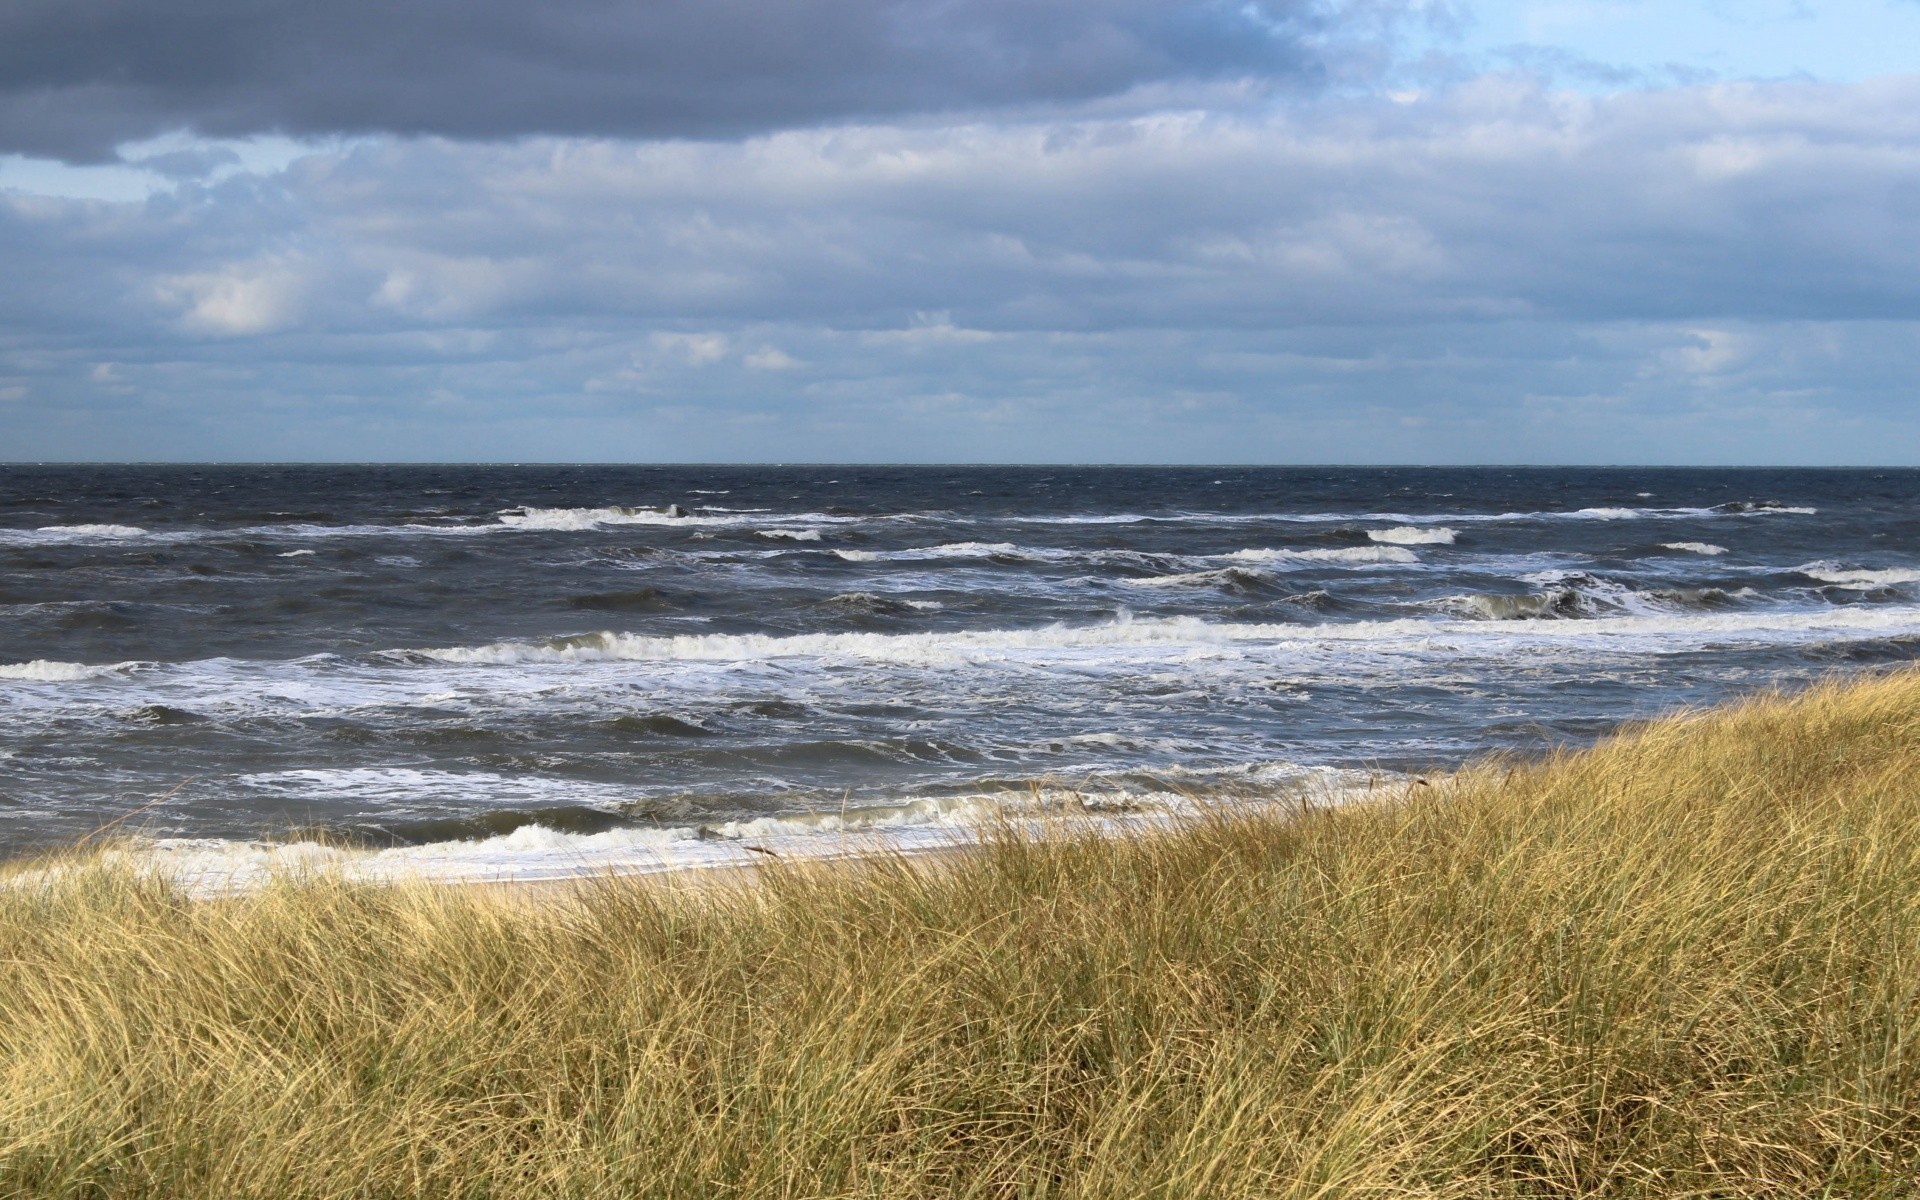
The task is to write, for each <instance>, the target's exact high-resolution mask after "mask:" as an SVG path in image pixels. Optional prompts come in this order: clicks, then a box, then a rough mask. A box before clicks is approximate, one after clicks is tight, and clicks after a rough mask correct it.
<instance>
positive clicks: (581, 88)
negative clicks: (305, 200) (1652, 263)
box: [0, 0, 1396, 160]
mask: <svg viewBox="0 0 1920 1200" xmlns="http://www.w3.org/2000/svg"><path fill="white" fill-rule="evenodd" d="M1395 7H1396V6H1395V5H1394V4H1392V3H1383V2H1382V0H1072V2H1070V3H1061V2H1060V0H404V2H401V3H395V2H394V0H329V2H326V3H318V2H315V0H9V2H8V3H6V4H4V5H0V151H15V152H21V153H28V154H34V155H41V156H51V157H59V158H65V159H68V160H81V159H94V160H98V159H101V158H104V157H106V156H108V155H109V154H110V152H111V150H112V148H113V147H114V146H115V145H117V144H119V143H121V142H125V141H128V140H133V139H138V138H142V137H146V136H149V135H153V134H157V133H161V132H164V131H167V130H172V129H178V128H189V129H192V130H194V131H197V132H199V133H202V134H206V135H211V136H220V137H233V136H246V135H251V134H257V133H265V132H280V133H287V134H293V135H315V134H336V133H348V134H352V133H369V132H386V133H399V134H436V135H442V136H448V137H456V138H501V137H514V136H521V135H528V134H540V133H545V134H560V135H598V136H617V137H642V138H657V137H713V136H723V137H724V136H735V135H741V134H750V133H756V132H761V131H766V130H771V129H781V128H791V127H796V126H803V125H808V124H815V123H820V122H825V121H834V120H843V119H849V118H875V117H895V116H899V115H903V114H911V113H925V112H940V111H951V110H958V109H979V108H996V107H1006V106H1010V105H1030V104H1035V103H1057V102H1079V101H1086V100H1089V99H1094V98H1099V97H1105V96H1111V95H1114V94H1117V93H1121V92H1124V91H1126V90H1128V89H1131V88H1136V87H1139V86H1142V85H1148V84H1154V83H1165V82H1170V81H1192V80H1202V79H1218V78H1223V77H1258V78H1266V79H1274V78H1286V79H1312V78H1316V77H1318V75H1319V74H1320V73H1321V72H1322V71H1323V69H1324V57H1323V56H1324V54H1325V53H1326V50H1327V47H1328V46H1329V45H1331V44H1332V43H1333V42H1334V41H1337V40H1339V39H1340V38H1341V37H1343V36H1347V35H1348V34H1349V33H1351V34H1353V35H1355V36H1363V37H1365V36H1374V35H1375V34H1377V33H1378V32H1379V30H1381V29H1384V28H1385V27H1386V26H1385V24H1383V18H1384V17H1386V16H1390V14H1391V12H1392V11H1394V9H1395ZM1370 31H1371V32H1370Z"/></svg>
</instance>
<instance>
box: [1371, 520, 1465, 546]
mask: <svg viewBox="0 0 1920 1200" xmlns="http://www.w3.org/2000/svg"><path fill="white" fill-rule="evenodd" d="M1367 536H1368V537H1369V538H1371V539H1373V540H1374V541H1376V542H1386V543H1388V544H1390V545H1394V546H1451V545H1453V540H1454V539H1455V538H1457V537H1459V536H1460V531H1459V530H1458V529H1448V528H1447V527H1446V526H1444V525H1442V526H1438V527H1436V528H1429V529H1422V528H1420V527H1419V526H1417V525H1395V526H1394V527H1393V528H1391V529H1369V530H1367Z"/></svg>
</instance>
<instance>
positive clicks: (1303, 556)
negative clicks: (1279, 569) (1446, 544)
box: [1220, 546, 1420, 567]
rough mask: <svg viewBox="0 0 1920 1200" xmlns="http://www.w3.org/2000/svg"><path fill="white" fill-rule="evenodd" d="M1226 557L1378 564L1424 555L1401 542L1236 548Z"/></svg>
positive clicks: (1294, 561)
mask: <svg viewBox="0 0 1920 1200" xmlns="http://www.w3.org/2000/svg"><path fill="white" fill-rule="evenodd" d="M1220 557H1223V558H1231V559H1235V560H1237V561H1239V562H1258V563H1277V564H1287V563H1332V564H1336V565H1339V566H1352V567H1377V566H1388V565H1397V564H1405V563H1417V562H1419V561H1420V556H1419V555H1417V554H1415V553H1414V552H1413V551H1411V550H1407V549H1404V548H1402V547H1400V546H1347V547H1344V548H1341V549H1338V550H1235V551H1234V552H1233V553H1231V554H1226V555H1221V556H1220Z"/></svg>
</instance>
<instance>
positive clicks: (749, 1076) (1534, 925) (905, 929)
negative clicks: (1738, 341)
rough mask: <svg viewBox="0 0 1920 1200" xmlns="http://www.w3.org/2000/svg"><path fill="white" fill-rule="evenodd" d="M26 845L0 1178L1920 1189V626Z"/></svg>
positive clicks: (1092, 1190)
mask: <svg viewBox="0 0 1920 1200" xmlns="http://www.w3.org/2000/svg"><path fill="white" fill-rule="evenodd" d="M52 878H53V880H54V881H53V882H51V883H42V884H40V885H37V886H32V887H14V888H10V889H4V890H0V1194H5V1195H21V1196H29V1195H30V1196H88V1197H96V1196H97V1197H142V1196H163V1197H177V1196H220V1197H273V1198H281V1197H309V1196H311V1197H334V1196H338V1197H349V1196H352V1197H372V1196H449V1197H452V1196H459V1197H523V1196H524V1197H549V1196H551V1197H568V1196H596V1197H597V1196H621V1197H625V1196H741V1197H749V1196H750V1197H822V1196H834V1197H856V1196H858V1197H883V1196H884V1197H912V1196H936V1195H937V1196H968V1197H1016V1196H1017V1197H1109V1196H1111V1197H1137V1196H1166V1197H1174V1196H1194V1197H1201V1196H1204V1197H1235V1196H1262V1197H1279V1196H1287V1197H1332V1196H1341V1197H1346V1196H1408V1195H1419V1196H1432V1197H1446V1196H1513V1197H1541V1196H1744V1195H1752V1196H1767V1197H1780V1196H1813V1195H1849V1196H1873V1195H1887V1196H1893V1195H1911V1194H1914V1193H1915V1192H1916V1191H1920V1183H1917V1182H1916V1180H1920V1175H1916V1170H1920V672H1906V673H1900V674H1897V675H1893V676H1889V677H1884V678H1879V679H1873V680H1869V681H1865V682H1856V683H1851V684H1844V685H1843V684H1833V685H1829V686H1824V687H1821V688H1817V689H1814V690H1812V691H1810V692H1807V693H1805V694H1802V695H1800V696H1797V697H1793V698H1781V697H1763V698H1760V699H1756V700H1752V701H1750V702H1747V703H1744V704H1741V705H1738V706H1735V707H1732V708H1728V709H1724V710H1718V711H1713V712H1708V713H1704V714H1694V715H1685V716H1681V717H1677V718H1673V719H1670V720H1666V721H1662V722H1657V723H1654V724H1651V725H1648V726H1645V727H1642V728H1639V729H1636V730H1634V731H1632V732H1630V733H1627V734H1624V735H1622V736H1621V737H1619V738H1616V739H1614V740H1612V741H1609V742H1607V743H1605V744H1603V745H1601V746H1599V747H1597V748H1595V749H1592V750H1588V751H1584V752H1580V753H1572V754H1565V755H1561V756H1559V757H1556V758H1553V759H1551V760H1549V761H1546V762H1543V763H1537V764H1530V765H1521V764H1503V763H1492V764H1487V765H1483V766H1480V767H1476V768H1473V769H1470V770H1467V771H1465V772H1463V773H1461V774H1459V775H1458V776H1455V777H1452V778H1450V779H1446V780H1443V781H1439V782H1437V784H1436V785H1435V786H1432V787H1413V788H1410V789H1408V790H1407V791H1406V792H1405V794H1393V795H1383V796H1381V797H1378V798H1376V799H1375V800H1374V801H1372V802H1369V803H1365V804H1360V805H1356V806H1352V807H1349V808H1345V809H1339V810H1322V811H1313V812H1308V813H1304V814H1300V815H1298V816H1296V817H1294V818H1293V819H1281V818H1280V817H1277V816H1258V815H1246V814H1244V813H1243V814H1238V815H1235V814H1222V815H1220V816H1218V817H1217V818H1214V819H1210V820H1206V821H1202V822H1199V823H1197V824H1195V825H1193V826H1191V827H1187V828H1183V829H1181V830H1179V831H1177V832H1172V833H1166V834H1161V835H1155V836H1147V837H1139V838H1133V839H1119V840H1111V839H1110V840H1101V839H1098V838H1093V837H1065V838H1060V839H1045V840H1035V839H1030V838H1029V839H1022V838H1020V837H1017V836H1012V835H1009V836H1006V837H1003V838H1000V839H998V840H996V841H995V842H993V843H992V844H991V845H989V846H988V847H986V848H985V849H983V850H981V851H979V852H977V853H970V854H967V855H964V856H959V857H956V858H954V859H952V860H949V861H946V862H944V863H942V864H940V865H939V866H938V867H936V868H932V869H929V868H927V867H925V866H924V865H922V866H915V865H913V864H910V863H907V862H903V861H898V860H881V861H876V862H873V863H871V864H869V865H867V866H864V867H862V868H859V869H855V870H837V869H836V870H828V869H817V870H800V869H790V868H783V867H780V866H778V865H777V864H776V865H775V866H773V867H771V868H769V869H768V870H767V871H766V872H764V873H763V874H762V875H761V876H759V877H758V878H757V879H756V880H755V881H753V882H752V883H751V884H744V883H743V884H740V885H738V886H710V887H701V888H675V887H672V886H663V885H661V884H660V883H658V882H649V881H646V880H637V881H636V880H607V881H601V882H596V883H593V884H591V885H587V886H584V887H582V888H581V889H579V890H578V891H577V892H570V893H565V894H561V895H556V894H553V893H531V892H516V891H513V890H511V889H484V888H452V887H430V886H392V887H375V886H360V885H349V884H346V883H342V882H339V881H337V880H336V881H328V880H324V879H321V880H305V881H291V880H290V881H286V882H284V883H281V884H277V885H275V886H272V887H269V888H267V889H266V890H264V891H261V892H258V893H256V894H250V895H246V896H242V897H238V898H232V899H225V900H218V901H194V900H190V899H187V898H185V897H183V896H181V895H180V894H178V893H177V892H176V891H174V890H172V889H170V888H169V887H168V886H167V885H166V884H165V883H164V882H161V881H155V880H152V879H143V878H141V877H139V876H137V875H135V874H131V873H129V872H127V871H125V870H114V869H111V868H108V867H94V868H82V869H68V870H66V871H64V872H60V873H57V874H56V875H55V876H53V877H52Z"/></svg>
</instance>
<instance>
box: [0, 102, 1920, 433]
mask: <svg viewBox="0 0 1920 1200" xmlns="http://www.w3.org/2000/svg"><path fill="white" fill-rule="evenodd" d="M1917 113H1920V81H1916V80H1883V81H1878V82H1873V83H1867V84H1858V85H1821V84H1815V83H1808V82H1794V83H1770V84H1716V85H1701V86H1691V87H1682V88H1668V89H1662V90H1657V91H1648V92H1640V93H1625V94H1620V95H1614V96H1606V97H1593V96H1582V95H1577V94H1570V93H1565V92H1557V91H1552V90H1548V89H1544V88H1542V87H1540V86H1539V85H1537V84H1534V83H1528V82H1526V81H1523V80H1516V79H1512V78H1499V77H1491V78H1486V79H1481V80H1478V81H1475V82H1472V83H1469V84H1466V85H1462V86H1459V87H1454V88H1449V89H1441V90H1437V91H1432V92H1428V93H1424V94H1420V95H1415V96H1401V97H1399V98H1398V99H1393V98H1384V97H1366V96H1361V97H1346V98H1323V99H1320V100H1317V101H1314V102H1312V103H1295V104H1289V105H1285V106H1276V107H1272V108H1268V109H1265V110H1261V111H1251V112H1246V111H1243V112H1234V113H1211V112H1205V111H1191V110H1170V111H1161V112H1152V113H1146V114H1130V115H1113V116H1103V117H1087V116H1079V117H1075V118H1072V119H1066V118H1038V117H1031V116H1030V117H1028V118H1026V119H1022V120H1009V119H995V120H987V119H982V118H973V119H969V120H966V121H959V122H948V123H923V122H919V121H913V122H890V123H870V124H864V125H852V126H840V127H836V128H832V129H811V130H790V131H784V132H779V133H774V134H769V135H765V136H760V137H755V138H750V139H746V140H743V141H739V142H728V143H711V142H704V143H703V142H686V141H659V142H631V141H624V140H618V139H608V138H536V139H526V140H522V141H519V142H514V143H509V144H497V143H471V142H461V141H452V140H445V139H435V138H424V139H390V138H389V139H374V140H370V141H368V142H365V143H363V144H356V145H351V146H346V147H342V148H338V149H334V150H329V151H327V152H324V153H315V154H310V155H308V156H306V157H304V158H301V159H299V160H297V161H295V162H293V163H291V164H290V165H288V166H287V167H286V168H285V169H284V170H279V171H273V172H265V173H242V174H238V175H233V176H231V177H225V178H223V179H222V180H221V181H220V182H217V183H214V184H210V185H202V184H197V183H191V182H189V183H183V184H180V185H177V186H175V187H173V188H171V189H168V190H165V191H162V192H160V193H157V194H155V195H154V196H153V197H151V198H150V199H148V200H146V201H144V202H140V203H106V202H100V201H82V200H59V199H54V198H49V197H38V196H30V195H25V194H20V193H12V194H0V271H4V272H5V274H6V277H7V278H8V279H9V281H10V285H9V287H8V288H7V289H4V290H0V381H4V383H5V386H7V387H8V388H10V389H12V388H18V389H22V391H21V392H20V394H19V396H18V397H17V398H15V399H13V400H11V401H10V402H9V405H8V408H7V410H6V412H5V416H4V417H3V418H0V421H4V425H0V433H4V434H5V436H6V438H7V440H8V443H9V444H10V445H13V446H17V447H21V449H20V450H18V451H16V453H28V454H44V455H62V456H75V457H99V456H101V455H103V454H108V453H110V452H111V447H112V446H113V445H116V444H118V443H117V442H116V441H115V439H124V440H125V441H126V442H127V444H128V445H129V446H132V447H134V449H133V450H132V451H131V452H132V453H135V454H138V455H141V456H167V455H169V454H176V451H174V450H169V449H168V447H169V446H176V447H177V448H178V449H177V456H183V457H204V456H206V455H208V454H211V453H216V452H221V450H222V448H225V451H226V452H230V453H237V454H243V455H246V456H253V457H269V458H271V457H288V456H291V457H306V456H311V455H313V454H316V453H319V454H322V455H323V456H338V457H367V456H369V455H373V456H387V455H399V456H402V457H449V456H451V457H460V456H472V457H482V458H485V457H515V458H525V457H556V458H569V457H571V458H581V457H608V456H612V457H623V456H635V457H642V458H646V457H667V458H678V459H683V460H688V459H702V458H714V457H719V458H738V457H743V456H745V457H772V458H802V457H816V458H835V457H838V458H858V457H878V458H894V459H906V458H917V457H971V458H992V457H1005V456H1006V455H1007V454H1009V453H1017V454H1018V455H1019V456H1023V457H1034V458H1082V459H1084V458H1113V459H1120V458H1140V457H1145V458H1153V457H1176V458H1178V457H1185V458H1233V459H1245V458H1255V459H1259V458H1272V459H1281V460H1294V461H1298V460H1301V459H1321V460H1326V459H1345V460H1347V461H1369V460H1392V459H1397V460H1401V461H1405V460H1422V459H1431V460H1450V461H1460V460H1473V459H1480V460H1487V459H1495V460H1505V461H1517V460H1526V459H1532V460H1549V459H1560V460H1566V459H1568V458H1586V459H1588V460H1593V459H1600V460H1607V459H1613V460H1632V459H1635V458H1639V459H1642V460H1645V459H1650V458H1659V459H1666V460H1669V461H1671V460H1673V459H1676V458H1677V459H1683V460H1684V459H1694V460H1699V461H1738V460H1740V459H1743V458H1744V459H1746V460H1748V461H1753V460H1754V459H1776V460H1784V459H1797V460H1801V461H1805V460H1807V459H1808V458H1809V457H1811V458H1813V459H1814V460H1819V459H1822V458H1824V459H1826V460H1829V461H1831V460H1836V459H1840V460H1845V459H1853V460H1856V461H1859V460H1871V459H1873V458H1876V457H1878V458H1882V459H1884V458H1885V456H1887V455H1888V454H1890V453H1893V452H1895V451H1896V450H1897V449H1898V448H1900V447H1903V446H1914V445H1920V430H1916V429H1915V428H1914V425H1915V422H1914V417H1913V415H1912V406H1911V399H1910V391H1909V385H1908V383H1907V380H1908V378H1909V377H1910V374H1911V363H1912V361H1913V357H1914V354H1915V352H1916V350H1920V282H1916V281H1920V208H1916V207H1915V206H1914V204H1913V203H1912V197H1913V196H1914V195H1916V194H1920V116H1916V115H1915V114H1917ZM103 362H110V363H113V364H115V366H114V368H113V370H114V377H115V382H113V384H112V386H111V387H109V386H108V384H107V383H106V382H104V381H102V380H99V379H93V378H90V377H89V372H90V371H91V370H92V369H93V368H94V366H95V365H96V364H99V363H103ZM996 445H997V446H999V447H1001V450H1000V452H998V453H996V451H995V449H994V447H995V446H996ZM195 447H199V449H198V450H197V451H196V450H195Z"/></svg>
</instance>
